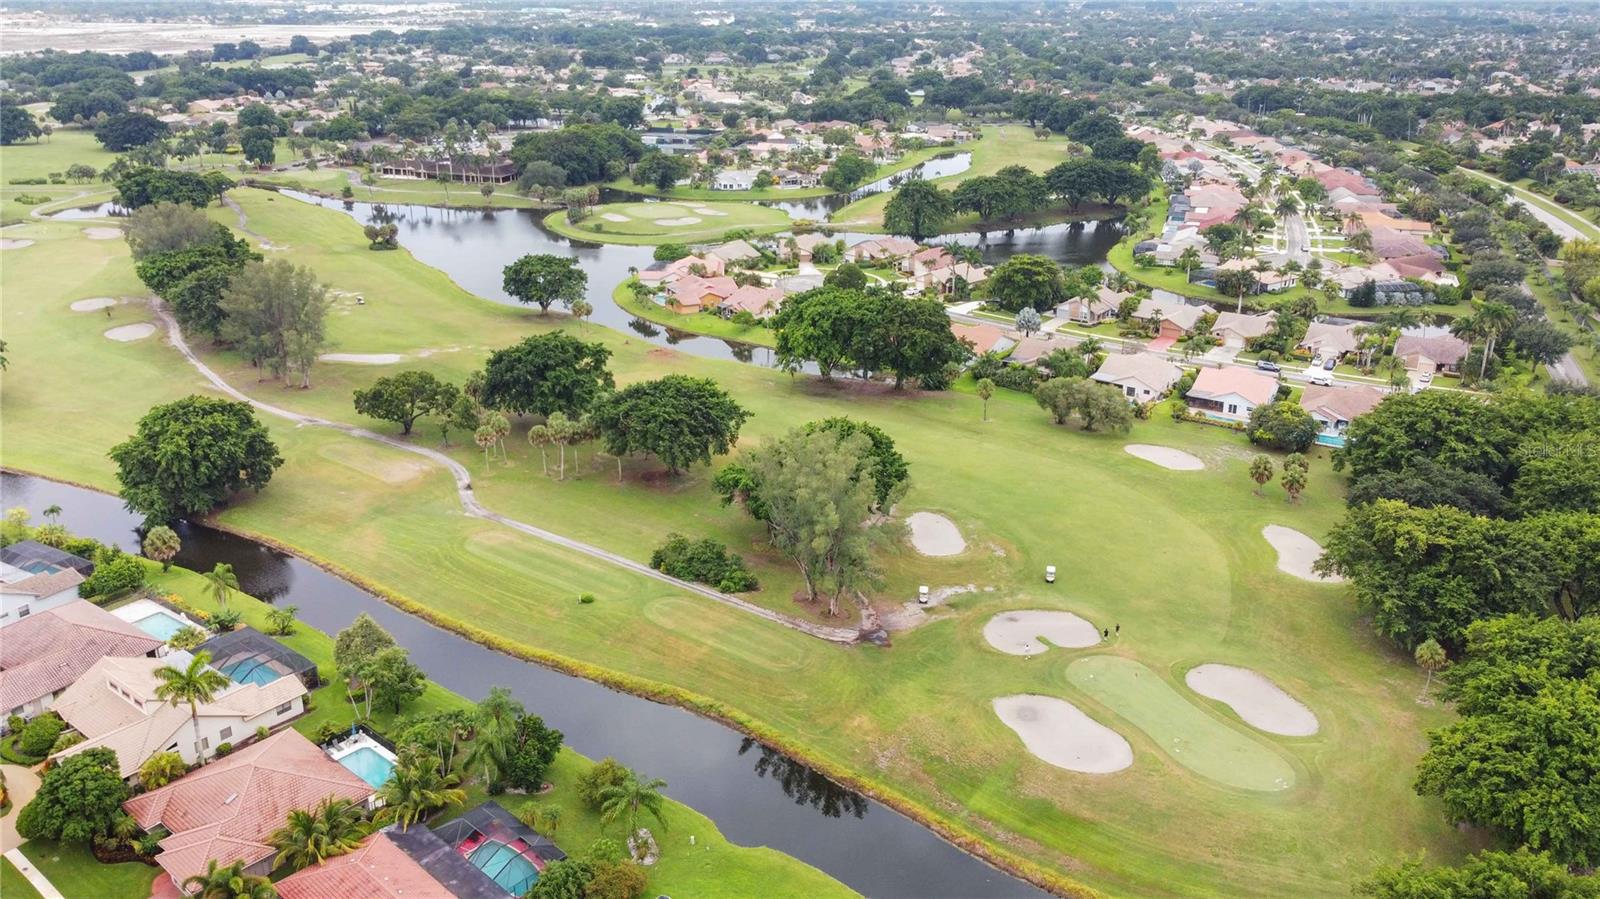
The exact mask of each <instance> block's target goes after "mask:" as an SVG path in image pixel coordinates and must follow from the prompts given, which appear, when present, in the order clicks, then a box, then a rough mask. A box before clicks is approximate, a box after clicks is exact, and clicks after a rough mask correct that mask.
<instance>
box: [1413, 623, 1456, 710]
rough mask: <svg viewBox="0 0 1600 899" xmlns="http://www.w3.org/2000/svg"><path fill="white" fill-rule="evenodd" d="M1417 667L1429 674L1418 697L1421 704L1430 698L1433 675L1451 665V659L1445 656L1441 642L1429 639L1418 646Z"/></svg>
mask: <svg viewBox="0 0 1600 899" xmlns="http://www.w3.org/2000/svg"><path fill="white" fill-rule="evenodd" d="M1416 660H1417V667H1419V668H1421V669H1422V670H1423V671H1426V672H1428V679H1427V681H1425V682H1424V683H1423V685H1422V692H1421V693H1420V694H1418V695H1417V700H1418V701H1419V702H1420V701H1422V700H1423V699H1426V698H1427V696H1428V690H1429V688H1431V687H1432V686H1433V673H1434V672H1435V671H1438V670H1439V669H1441V668H1443V667H1444V666H1446V665H1448V664H1450V659H1449V658H1448V657H1447V656H1446V655H1445V654H1444V647H1443V646H1440V645H1439V641H1438V640H1435V639H1433V638H1432V637H1429V638H1428V639H1426V640H1424V641H1422V642H1421V643H1419V644H1417V651H1416Z"/></svg>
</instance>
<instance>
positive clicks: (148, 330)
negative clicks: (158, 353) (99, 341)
mask: <svg viewBox="0 0 1600 899" xmlns="http://www.w3.org/2000/svg"><path fill="white" fill-rule="evenodd" d="M154 333H156V326H155V325H152V324H150V323H149V322H139V323H138V324H134V325H119V326H118V327H115V328H112V329H111V330H109V331H107V332H106V336H107V337H109V338H111V339H112V340H118V341H121V342H123V343H127V342H128V341H130V340H143V339H145V338H146V337H149V336H150V335H151V334H154Z"/></svg>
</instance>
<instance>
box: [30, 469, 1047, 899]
mask: <svg viewBox="0 0 1600 899" xmlns="http://www.w3.org/2000/svg"><path fill="white" fill-rule="evenodd" d="M0 503H3V507H4V508H6V509H10V508H14V507H17V506H21V507H24V508H26V509H28V510H29V511H30V512H32V513H33V516H34V520H35V521H39V520H42V519H41V516H42V514H43V512H44V510H45V509H46V508H49V507H50V506H52V505H54V506H59V507H60V508H61V517H60V519H59V520H60V522H61V523H62V524H63V525H65V526H66V527H67V528H68V529H70V530H72V531H73V532H75V533H79V534H83V535H86V536H91V537H94V538H96V539H98V540H101V541H103V542H106V543H115V544H119V545H121V546H122V547H123V548H124V549H127V550H130V551H133V550H135V549H136V547H137V545H138V543H137V541H138V538H137V536H136V535H135V533H134V528H135V526H136V525H137V524H138V523H139V521H138V518H137V516H134V515H132V514H130V513H129V512H128V511H127V510H126V509H124V508H123V507H122V502H121V500H119V499H117V498H116V497H114V496H109V495H107V494H103V493H97V492H95V491H92V490H85V489H83V488H80V487H73V486H70V485H66V484H58V483H56V482H53V481H47V480H43V479H40V478H34V477H29V476H26V475H19V474H13V473H10V472H0ZM179 532H180V535H181V536H182V540H183V550H182V552H181V553H180V554H179V555H178V558H177V560H176V561H177V564H179V565H182V566H184V567H186V568H191V569H195V570H200V571H209V570H210V569H211V567H212V566H213V565H215V564H216V563H217V562H226V563H228V564H230V565H232V566H233V569H234V572H235V573H236V574H237V575H238V577H239V585H240V587H241V588H242V589H243V590H244V591H245V592H246V593H250V594H252V595H254V596H257V597H260V598H261V599H263V600H266V601H268V602H273V603H281V604H284V605H294V606H298V607H299V609H300V618H301V620H303V621H305V622H306V623H307V624H308V625H310V626H312V627H315V628H318V629H319V630H323V631H326V632H328V633H334V632H336V631H338V630H340V629H341V628H343V627H345V626H347V625H349V624H350V622H351V621H352V620H354V619H355V617H356V615H358V614H360V613H362V612H366V613H368V614H370V615H371V616H372V617H374V618H376V619H377V620H378V621H379V622H380V623H381V624H382V625H383V626H384V627H385V628H387V629H388V630H389V632H390V633H391V634H393V635H394V637H395V639H396V640H397V641H399V642H400V645H402V646H404V647H406V649H408V650H409V651H410V652H411V657H412V659H414V660H415V661H416V662H417V664H419V665H421V666H422V668H423V669H424V670H425V671H427V672H428V674H429V676H430V677H432V678H433V679H434V680H435V681H437V682H439V683H440V684H442V685H444V686H445V687H447V688H449V689H451V690H454V691H456V692H457V693H460V694H462V695H465V696H468V697H471V698H474V699H476V698H479V697H482V696H483V695H485V694H486V693H487V692H488V691H489V688H490V687H492V686H497V685H499V686H505V687H508V688H510V689H511V690H512V692H513V693H515V694H516V695H517V698H519V699H521V700H522V701H523V703H525V704H526V705H527V707H528V709H529V710H530V711H533V712H536V713H538V714H539V715H542V716H543V717H544V719H545V720H546V721H548V722H549V723H550V724H551V725H552V726H554V727H557V728H559V729H560V730H561V731H562V732H563V733H564V734H566V739H567V743H568V745H570V746H572V747H573V748H574V749H576V750H578V751H579V752H582V753H584V754H585V755H588V756H591V757H593V758H600V757H602V756H608V755H609V756H613V757H615V758H616V759H618V760H619V761H621V762H622V763H623V764H625V765H628V766H630V767H633V768H637V769H638V770H640V771H642V772H644V773H645V774H648V775H650V776H652V777H660V778H662V779H664V780H666V782H667V784H668V788H667V792H668V794H669V795H671V796H672V797H673V798H674V799H677V800H680V801H682V802H685V803H687V804H689V805H690V806H693V807H694V808H695V809H697V810H699V811H700V812H702V813H704V814H706V815H707V816H709V817H710V818H712V819H713V820H714V821H716V822H717V825H718V826H719V827H720V828H721V829H722V832H723V833H724V834H726V835H727V836H728V838H729V839H731V840H733V841H735V842H737V843H739V844H741V845H746V846H762V845H764V846H771V847H773V848H775V849H778V850H780V851H782V852H786V853H788V854H790V855H792V856H794V857H796V858H799V859H801V860H803V861H805V862H808V863H810V864H812V865H815V866H816V867H818V868H820V869H822V870H823V871H826V872H828V873H829V874H831V875H833V876H834V877H836V878H838V879H839V880H840V881H842V882H844V883H846V884H848V885H849V886H850V887H852V888H854V889H855V890H857V891H859V892H861V893H862V894H864V895H867V896H872V897H881V899H923V897H952V899H957V897H959V899H968V897H979V896H982V897H1011V896H1019V897H1042V896H1045V895H1047V894H1045V893H1043V892H1041V891H1039V890H1037V889H1035V888H1033V887H1032V886H1030V885H1028V884H1026V883H1023V882H1022V881H1019V880H1016V879H1015V878H1012V877H1010V876H1008V875H1006V874H1004V873H1002V872H1000V871H997V870H995V869H994V868H991V867H989V866H988V865H986V864H984V863H983V862H981V861H979V860H978V859H976V858H973V857H972V856H969V855H967V854H966V853H964V852H962V851H960V850H959V849H956V848H955V847H954V846H951V845H950V844H949V843H946V842H944V841H943V840H941V839H939V838H938V837H937V836H935V835H934V834H933V832H932V831H929V830H927V829H926V828H924V827H922V826H921V825H919V824H917V823H915V822H913V821H911V820H910V819H908V818H905V817H902V816H901V815H899V814H897V813H895V812H894V811H892V810H890V809H888V808H887V807H885V806H882V805H879V804H878V803H876V802H873V801H871V800H869V799H867V798H865V797H863V796H861V795H860V794H858V793H855V792H852V791H850V790H847V789H845V788H843V787H840V786H839V785H837V784H835V783H833V782H832V781H830V780H828V779H827V778H826V777H823V776H822V775H820V774H818V773H817V772H815V771H813V770H811V769H809V768H807V767H806V766H805V765H802V764H800V763H798V762H796V761H794V760H793V759H791V758H788V757H787V756H785V755H783V754H782V753H779V752H775V751H773V750H771V749H768V748H767V747H765V746H762V745H761V744H759V743H755V742H754V741H751V740H749V739H746V738H744V737H743V736H741V735H740V734H738V733H737V732H735V731H733V730H731V729H730V728H727V727H725V726H723V725H721V724H718V723H717V722H714V721H710V720H708V719H705V718H701V717H699V716H697V715H694V714H692V713H690V712H687V711H684V710H683V709H679V708H676V707H673V706H667V705H662V704H659V703H655V702H651V701H649V700H645V699H640V698H638V697H636V696H631V695H629V694H626V693H620V692H617V691H615V690H612V689H609V688H607V687H604V686H601V685H599V684H596V683H593V682H591V681H586V680H583V679H582V678H577V677H572V676H570V675H566V674H562V673H560V672H556V671H552V670H550V669H547V668H543V667H541V666H538V665H535V664H532V663H529V662H524V661H521V660H519V659H514V658H512V657H510V656H507V655H503V654H501V653H498V652H495V651H493V650H490V649H487V648H485V647H483V646H480V645H478V644H476V643H473V642H471V641H469V640H466V639H464V638H462V637H459V636H457V635H455V634H452V633H450V632H448V631H445V630H441V629H439V628H437V627H434V626H433V625H431V624H429V623H428V622H426V621H424V620H422V619H420V618H416V617H414V616H412V615H408V614H406V613H405V612H401V611H400V610H398V609H395V608H393V607H392V606H389V605H388V604H386V603H384V602H383V601H382V600H379V599H378V598H376V597H374V596H372V595H371V594H369V593H367V592H366V591H364V590H361V589H359V588H357V587H356V586H354V585H352V584H350V583H349V582H347V581H344V580H342V579H340V578H338V577H335V576H334V575H331V574H329V573H328V572H326V571H323V570H322V569H320V568H317V567H316V566H314V565H312V564H310V563H309V562H306V561H304V560H302V559H299V558H297V557H295V556H293V555H290V554H287V553H284V552H281V551H279V550H276V549H273V548H272V547H269V546H265V545H263V544H260V543H257V542H255V541H253V540H249V539H246V538H243V537H238V536H235V535H233V534H229V533H226V532H223V531H218V530H215V529H212V528H208V527H203V526H197V525H184V526H182V527H181V528H180V529H179ZM689 836H690V835H689V834H687V833H683V834H678V833H673V834H668V835H667V837H666V839H668V840H684V841H687V840H688V838H689Z"/></svg>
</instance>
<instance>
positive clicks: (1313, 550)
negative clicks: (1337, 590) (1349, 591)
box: [1261, 524, 1344, 584]
mask: <svg viewBox="0 0 1600 899" xmlns="http://www.w3.org/2000/svg"><path fill="white" fill-rule="evenodd" d="M1261 536H1263V537H1265V538H1267V542H1268V543H1270V544H1272V548H1273V549H1275V550H1277V551H1278V570H1279V571H1281V572H1283V573H1285V574H1292V575H1294V576H1295V577H1297V578H1300V579H1301V580H1303V581H1315V582H1316V583H1319V584H1340V583H1344V578H1342V577H1340V576H1339V575H1337V574H1330V575H1320V574H1317V573H1316V572H1315V571H1313V570H1311V564H1312V563H1313V562H1315V561H1317V559H1319V558H1321V556H1322V546H1321V544H1319V543H1317V541H1315V540H1312V539H1311V538H1310V537H1307V536H1306V535H1305V534H1302V533H1300V532H1299V531H1297V530H1295V529H1294V528H1286V527H1283V526H1282V525H1276V524H1269V525H1267V526H1266V527H1264V528H1262V529H1261Z"/></svg>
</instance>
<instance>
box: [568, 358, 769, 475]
mask: <svg viewBox="0 0 1600 899" xmlns="http://www.w3.org/2000/svg"><path fill="white" fill-rule="evenodd" d="M749 417H750V413H749V412H748V411H747V410H745V409H744V407H742V406H740V405H739V404H738V403H737V402H735V401H734V399H733V397H731V396H729V395H728V393H727V391H725V390H723V389H722V388H721V387H719V386H717V382H715V381H713V380H711V379H710V378H691V377H689V376H687V375H667V376H666V377H664V378H659V379H657V380H654V381H641V382H639V383H636V384H629V385H628V386H627V387H624V388H623V389H621V390H619V391H617V392H616V393H613V394H609V395H607V396H606V397H604V398H603V399H602V400H601V401H600V402H599V403H597V404H596V406H595V409H594V412H593V414H592V415H591V421H592V423H593V425H594V428H595V430H596V432H597V433H598V434H599V437H600V441H601V444H602V445H603V446H604V447H605V451H606V452H607V453H609V454H611V455H613V456H616V457H617V458H618V460H619V461H618V465H619V466H620V464H621V461H620V460H621V457H623V456H625V455H629V454H632V453H648V454H650V455H653V456H655V457H656V458H658V459H660V460H661V461H662V463H664V464H665V465H666V466H667V470H668V471H670V472H672V473H674V474H676V473H677V472H679V471H682V470H683V469H685V468H688V467H689V466H691V465H693V464H695V463H696V462H703V463H707V464H709V463H710V462H711V457H712V456H713V455H722V454H724V453H727V452H728V451H729V450H731V449H732V448H733V446H734V445H735V444H736V443H738V441H739V428H740V427H741V426H742V425H743V424H744V423H745V421H746V420H747V419H748V418H749ZM619 471H620V469H619Z"/></svg>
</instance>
